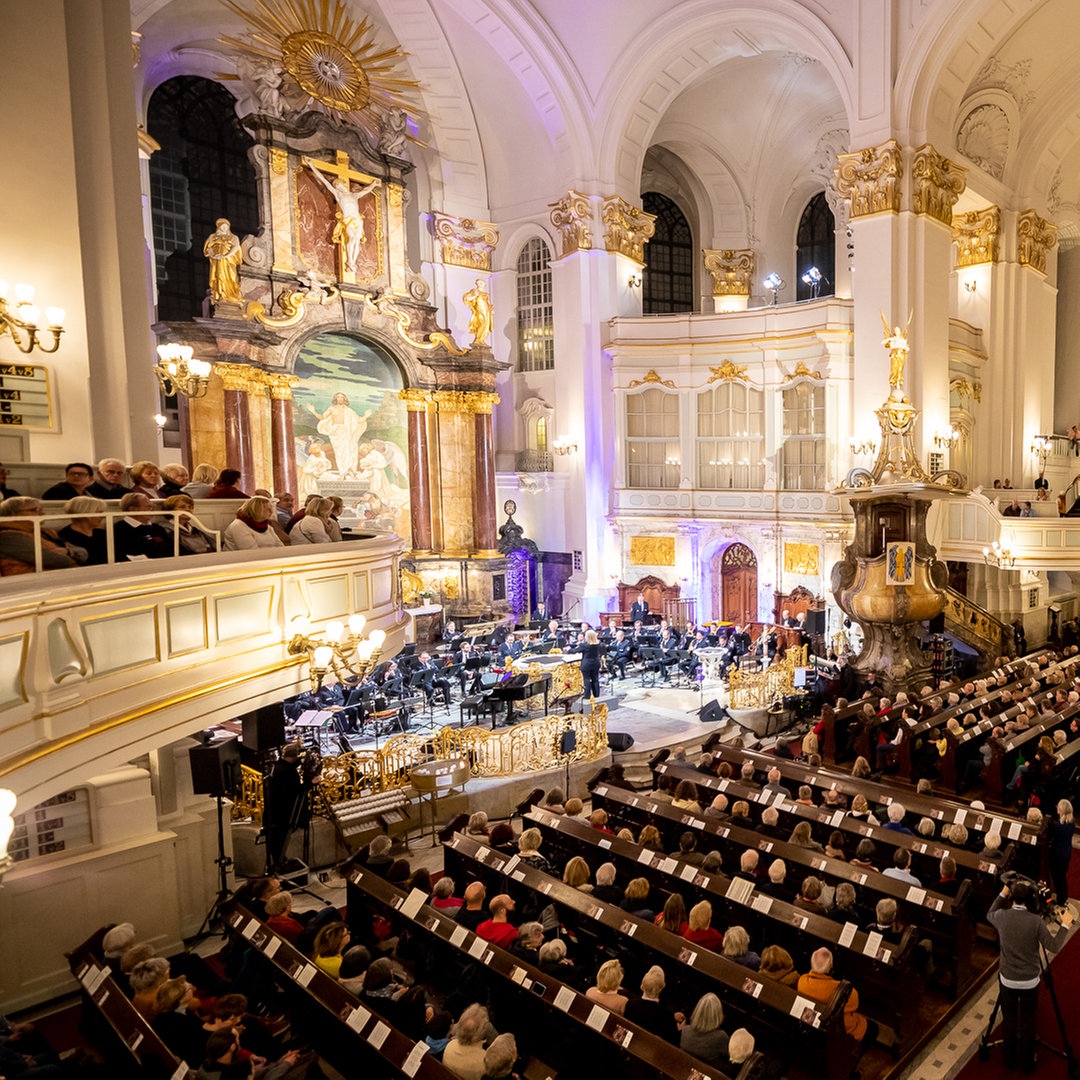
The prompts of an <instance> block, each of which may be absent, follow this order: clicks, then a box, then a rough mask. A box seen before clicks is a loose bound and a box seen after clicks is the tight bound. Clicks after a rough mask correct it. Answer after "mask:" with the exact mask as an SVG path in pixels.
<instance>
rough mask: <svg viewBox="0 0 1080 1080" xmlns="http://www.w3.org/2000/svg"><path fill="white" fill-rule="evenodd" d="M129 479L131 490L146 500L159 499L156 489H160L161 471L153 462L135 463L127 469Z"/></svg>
mask: <svg viewBox="0 0 1080 1080" xmlns="http://www.w3.org/2000/svg"><path fill="white" fill-rule="evenodd" d="M128 476H129V477H130V478H131V490H132V491H137V492H138V493H139V494H140V495H145V496H146V497H147V498H148V499H157V498H160V495H159V494H158V488H160V487H161V470H160V469H159V468H158V467H157V462H155V461H136V462H135V464H134V465H132V466H131V467H130V468H129V469H128Z"/></svg>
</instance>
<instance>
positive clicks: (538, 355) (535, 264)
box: [517, 236, 555, 371]
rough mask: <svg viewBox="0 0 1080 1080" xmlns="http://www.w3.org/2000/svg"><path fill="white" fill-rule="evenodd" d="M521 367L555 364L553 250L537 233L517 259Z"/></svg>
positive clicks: (542, 368)
mask: <svg viewBox="0 0 1080 1080" xmlns="http://www.w3.org/2000/svg"><path fill="white" fill-rule="evenodd" d="M517 321H518V370H520V371H548V370H550V369H551V368H553V367H554V366H555V330H554V317H553V314H552V303H551V252H550V251H549V250H548V246H547V244H545V243H544V241H543V240H541V239H540V238H539V237H538V236H534V237H533V238H532V239H531V240H530V241H529V242H528V243H527V244H526V245H525V246H524V247H523V248H522V249H521V254H520V255H519V256H518V261H517Z"/></svg>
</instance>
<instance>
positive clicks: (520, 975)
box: [510, 964, 529, 986]
mask: <svg viewBox="0 0 1080 1080" xmlns="http://www.w3.org/2000/svg"><path fill="white" fill-rule="evenodd" d="M528 974H529V973H528V972H527V971H526V970H525V969H524V968H520V967H518V966H517V965H516V964H515V965H514V970H513V971H511V972H510V978H511V980H512V981H513V982H516V983H517V984H518V986H520V985H521V984H522V983H523V982H524V981H525V976H526V975H528Z"/></svg>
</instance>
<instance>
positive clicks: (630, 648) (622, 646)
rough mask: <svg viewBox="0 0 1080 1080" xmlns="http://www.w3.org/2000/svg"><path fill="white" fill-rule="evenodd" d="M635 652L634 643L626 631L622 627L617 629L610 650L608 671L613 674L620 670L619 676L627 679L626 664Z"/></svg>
mask: <svg viewBox="0 0 1080 1080" xmlns="http://www.w3.org/2000/svg"><path fill="white" fill-rule="evenodd" d="M633 652H634V643H633V641H632V640H631V639H630V638H629V637H627V635H626V631H625V630H622V629H619V630H616V631H615V640H614V641H613V642H612V644H611V647H610V648H609V650H608V671H609V672H611V674H612V675H614V674H615V672H616V671H618V673H619V678H620V679H625V678H626V665H627V664H628V663H629V662H630V660H631V659H632V658H633Z"/></svg>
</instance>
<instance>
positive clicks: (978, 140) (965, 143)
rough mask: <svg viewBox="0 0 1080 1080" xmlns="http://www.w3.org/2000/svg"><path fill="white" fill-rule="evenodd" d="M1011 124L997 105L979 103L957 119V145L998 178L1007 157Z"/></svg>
mask: <svg viewBox="0 0 1080 1080" xmlns="http://www.w3.org/2000/svg"><path fill="white" fill-rule="evenodd" d="M1010 127H1011V125H1010V123H1009V116H1008V114H1007V113H1006V112H1005V110H1004V109H1003V108H1001V106H1000V105H994V104H989V103H988V104H984V105H979V106H977V107H976V108H974V109H972V110H971V111H970V112H969V113H968V114H967V115H966V116H965V117H964V119H963V120H962V121H961V122H960V127H959V128H958V130H957V132H956V148H957V149H958V150H959V151H960V153H961V154H963V155H964V157H966V158H967V159H968V161H971V162H973V163H974V164H975V165H978V166H979V168H980V169H982V170H984V171H985V172H988V173H989V174H990V175H991V176H992V177H994V179H995V180H1000V179H1001V178H1002V176H1004V174H1005V165H1006V163H1007V161H1008V157H1009V138H1010Z"/></svg>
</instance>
